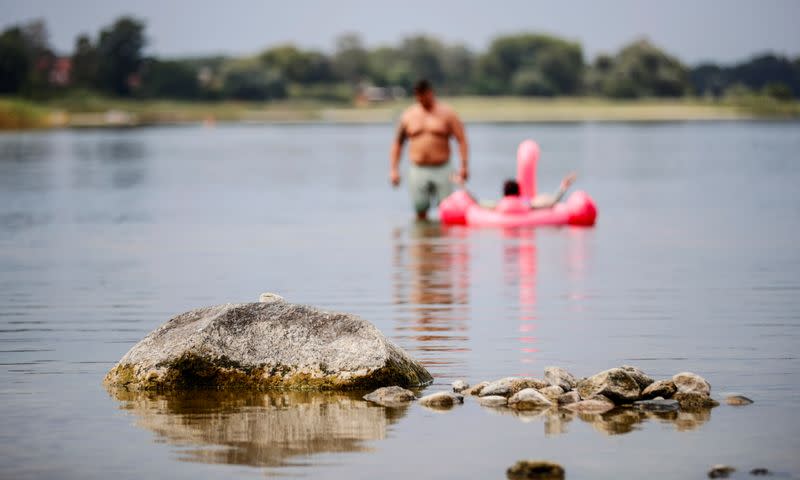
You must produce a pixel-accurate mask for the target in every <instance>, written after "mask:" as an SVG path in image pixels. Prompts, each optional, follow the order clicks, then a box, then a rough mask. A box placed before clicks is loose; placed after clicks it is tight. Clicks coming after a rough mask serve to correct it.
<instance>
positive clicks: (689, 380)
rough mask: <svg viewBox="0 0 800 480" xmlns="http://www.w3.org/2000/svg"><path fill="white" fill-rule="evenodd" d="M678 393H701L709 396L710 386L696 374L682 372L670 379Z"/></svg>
mask: <svg viewBox="0 0 800 480" xmlns="http://www.w3.org/2000/svg"><path fill="white" fill-rule="evenodd" d="M672 381H673V382H675V387H676V388H677V389H678V393H702V394H703V395H711V384H710V383H708V382H707V381H706V379H705V378H703V377H701V376H700V375H698V374H696V373H691V372H682V373H678V374H676V375H675V376H673V377H672Z"/></svg>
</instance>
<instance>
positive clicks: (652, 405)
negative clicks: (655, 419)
mask: <svg viewBox="0 0 800 480" xmlns="http://www.w3.org/2000/svg"><path fill="white" fill-rule="evenodd" d="M633 404H634V405H635V406H637V407H639V408H641V409H642V410H649V411H651V412H672V411H675V410H679V409H680V403H678V401H677V400H664V399H663V398H661V397H656V398H654V399H652V400H641V401H638V402H633Z"/></svg>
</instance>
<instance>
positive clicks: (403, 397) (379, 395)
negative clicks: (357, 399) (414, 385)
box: [363, 386, 416, 407]
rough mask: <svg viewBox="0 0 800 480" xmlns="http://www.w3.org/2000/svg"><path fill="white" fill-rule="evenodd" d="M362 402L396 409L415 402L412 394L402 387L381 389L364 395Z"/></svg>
mask: <svg viewBox="0 0 800 480" xmlns="http://www.w3.org/2000/svg"><path fill="white" fill-rule="evenodd" d="M363 398H364V400H366V401H368V402H372V403H377V404H378V405H383V406H384V407H396V406H401V405H405V404H407V403H408V402H411V401H414V400H416V396H415V395H414V392H412V391H411V390H406V389H405V388H403V387H398V386H392V387H381V388H379V389H377V390H375V391H374V392H372V393H368V394H367V395H364V397H363Z"/></svg>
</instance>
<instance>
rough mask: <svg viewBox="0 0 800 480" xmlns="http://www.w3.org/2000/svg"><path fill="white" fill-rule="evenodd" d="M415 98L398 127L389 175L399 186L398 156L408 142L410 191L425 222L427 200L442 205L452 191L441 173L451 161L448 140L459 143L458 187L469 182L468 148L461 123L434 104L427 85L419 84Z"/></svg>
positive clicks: (444, 109) (438, 104) (450, 112)
mask: <svg viewBox="0 0 800 480" xmlns="http://www.w3.org/2000/svg"><path fill="white" fill-rule="evenodd" d="M419 85H422V88H420V87H419ZM415 96H416V99H417V103H416V104H414V105H412V106H410V107H408V108H407V109H406V111H405V112H403V116H402V117H401V118H400V124H399V125H398V126H397V134H396V136H395V140H394V142H392V150H391V154H390V160H391V168H390V172H389V173H390V179H391V182H392V185H394V186H397V185H399V184H400V156H401V154H402V150H403V144H404V143H405V141H406V140H410V145H409V150H408V156H409V159H410V160H411V163H412V174H413V176H412V180H415V181H414V182H413V183H412V184H411V185H410V188H411V189H412V199H413V200H414V204H415V209H416V211H417V215H418V216H419V217H420V218H424V217H425V214H426V213H427V210H428V208H429V207H430V203H429V199H428V198H427V197H430V196H434V197H437V198H438V201H441V199H442V198H444V196H446V195H447V194H448V192H449V191H450V190H451V189H452V185H451V179H450V176H449V175H447V172H444V171H443V170H442V169H447V168H448V167H447V164H448V163H449V161H450V137H455V139H456V140H457V141H458V148H459V155H460V157H461V168H460V169H459V170H458V174H457V176H456V181H457V182H459V183H464V182H466V181H467V179H468V178H469V159H468V155H469V148H468V146H467V137H466V134H465V132H464V124H463V123H461V119H459V118H458V115H456V113H455V111H453V109H452V108H450V107H449V106H447V105H445V104H443V103H440V102H438V101H436V98H435V96H434V94H433V90H432V89H431V88H430V85H429V84H428V83H427V82H418V87H415Z"/></svg>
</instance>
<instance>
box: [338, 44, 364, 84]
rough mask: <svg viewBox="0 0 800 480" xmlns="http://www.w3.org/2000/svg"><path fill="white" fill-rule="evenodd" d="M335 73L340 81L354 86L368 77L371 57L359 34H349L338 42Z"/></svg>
mask: <svg viewBox="0 0 800 480" xmlns="http://www.w3.org/2000/svg"><path fill="white" fill-rule="evenodd" d="M333 71H334V72H335V73H336V75H337V76H338V77H339V78H340V79H342V80H344V81H347V82H350V83H352V84H356V83H358V82H360V81H361V80H363V79H364V77H366V75H367V73H368V71H369V57H368V53H367V50H366V49H365V48H364V46H363V44H362V43H361V37H359V36H358V35H357V34H355V33H348V34H345V35H342V36H340V37H339V38H338V39H337V40H336V53H335V54H334V56H333Z"/></svg>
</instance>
